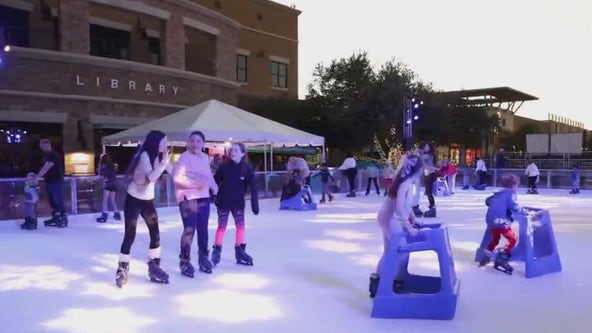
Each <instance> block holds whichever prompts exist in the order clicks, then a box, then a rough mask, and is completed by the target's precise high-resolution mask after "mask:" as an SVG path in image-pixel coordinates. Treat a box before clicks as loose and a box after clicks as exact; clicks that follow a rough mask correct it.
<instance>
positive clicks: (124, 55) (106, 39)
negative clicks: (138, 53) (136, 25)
mask: <svg viewBox="0 0 592 333" xmlns="http://www.w3.org/2000/svg"><path fill="white" fill-rule="evenodd" d="M130 38H131V34H130V32H129V31H122V30H117V29H113V28H107V27H103V26H100V25H96V24H91V25H90V54H91V55H94V56H98V57H105V58H114V59H123V60H129V59H130V51H129V50H130Z"/></svg>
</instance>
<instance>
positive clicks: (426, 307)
mask: <svg viewBox="0 0 592 333" xmlns="http://www.w3.org/2000/svg"><path fill="white" fill-rule="evenodd" d="M432 226H433V227H434V228H433V229H431V228H426V229H422V230H420V231H419V233H418V235H416V236H413V237H407V238H405V237H401V236H399V237H395V238H393V240H392V241H390V242H389V243H388V244H387V249H388V250H387V251H386V253H385V258H384V263H385V264H384V265H383V266H382V267H381V270H382V271H379V272H378V275H379V276H380V281H379V283H378V290H377V293H376V296H375V297H374V304H373V306H372V317H373V318H391V319H394V318H411V319H440V320H450V319H453V318H454V315H455V314H456V304H457V301H458V295H459V291H460V281H459V280H458V278H457V277H456V271H455V269H454V260H453V258H452V251H451V248H450V241H449V239H448V232H447V229H446V228H445V227H441V226H435V225H432ZM428 250H432V251H435V252H436V254H437V255H438V266H439V268H440V276H439V277H437V276H436V277H432V276H422V275H414V274H410V273H409V270H408V266H409V255H410V253H412V252H419V251H428ZM395 280H396V281H397V283H398V286H395V287H393V285H394V284H395V283H394V282H395ZM395 285H396V284H395ZM393 289H395V290H393Z"/></svg>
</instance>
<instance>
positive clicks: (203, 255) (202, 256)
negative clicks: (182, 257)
mask: <svg viewBox="0 0 592 333" xmlns="http://www.w3.org/2000/svg"><path fill="white" fill-rule="evenodd" d="M208 255H209V253H208V251H207V250H206V251H205V252H200V253H199V257H198V259H197V260H198V263H199V271H200V272H204V273H207V274H211V273H212V262H211V261H210V259H208Z"/></svg>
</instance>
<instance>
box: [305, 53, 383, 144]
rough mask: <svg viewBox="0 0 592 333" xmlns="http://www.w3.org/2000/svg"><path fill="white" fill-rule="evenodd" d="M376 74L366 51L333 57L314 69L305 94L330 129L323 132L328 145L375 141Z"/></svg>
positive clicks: (310, 104)
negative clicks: (371, 106)
mask: <svg viewBox="0 0 592 333" xmlns="http://www.w3.org/2000/svg"><path fill="white" fill-rule="evenodd" d="M374 81H375V75H374V72H373V70H372V67H371V65H370V61H369V59H368V57H367V54H366V53H365V52H362V53H357V54H353V55H352V56H351V57H349V58H341V59H338V60H333V61H332V62H331V64H330V65H329V66H324V65H323V64H319V65H318V66H317V67H316V68H315V71H314V72H313V83H312V84H310V85H309V87H308V95H307V97H306V99H307V101H308V102H309V104H308V105H309V106H310V107H311V108H312V109H315V110H319V111H320V114H319V115H318V116H319V118H320V119H322V120H323V121H326V122H328V125H330V129H329V130H328V131H327V132H326V133H323V134H324V136H325V138H326V141H327V145H328V146H331V147H335V148H339V149H342V150H345V149H353V150H359V149H362V148H365V147H367V146H368V145H370V144H371V143H372V136H371V135H369V133H374V132H375V131H376V129H377V125H376V123H375V122H372V121H368V120H369V118H370V120H372V119H371V118H372V117H371V116H370V117H369V114H368V110H369V108H368V101H369V97H370V95H371V92H372V88H373V84H374Z"/></svg>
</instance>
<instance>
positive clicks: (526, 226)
mask: <svg viewBox="0 0 592 333" xmlns="http://www.w3.org/2000/svg"><path fill="white" fill-rule="evenodd" d="M524 208H525V209H526V210H528V211H530V212H531V214H519V213H514V214H512V218H513V219H514V220H515V221H517V222H518V228H519V237H518V244H516V247H514V249H513V250H512V255H511V258H510V259H511V260H512V261H523V262H524V266H525V276H526V278H535V277H539V276H542V275H546V274H550V273H557V272H561V271H562V266H561V259H560V257H559V252H558V250H557V242H556V241H555V233H554V232H553V225H552V223H551V216H550V214H549V211H548V210H546V209H540V208H533V207H524ZM490 240H491V233H490V232H489V228H487V229H486V230H485V234H484V235H483V239H482V240H481V245H480V246H479V248H478V249H477V251H476V253H475V261H477V262H478V261H480V259H481V258H482V256H483V250H484V249H485V247H487V244H489V242H490ZM508 274H511V270H510V273H508Z"/></svg>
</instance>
